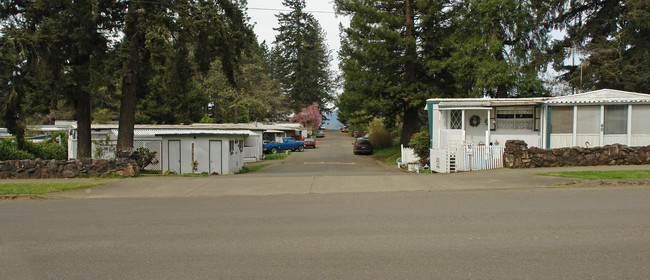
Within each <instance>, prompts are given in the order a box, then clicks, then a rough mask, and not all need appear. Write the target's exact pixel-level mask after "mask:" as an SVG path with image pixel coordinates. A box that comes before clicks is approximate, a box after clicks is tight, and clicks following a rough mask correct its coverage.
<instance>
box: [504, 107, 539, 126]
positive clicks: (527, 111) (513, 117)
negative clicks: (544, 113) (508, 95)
mask: <svg viewBox="0 0 650 280" xmlns="http://www.w3.org/2000/svg"><path fill="white" fill-rule="evenodd" d="M534 116H535V109H534V108H533V107H522V108H515V107H505V108H497V109H496V118H497V119H496V123H497V124H496V128H497V129H517V130H533V128H534V127H533V124H534V123H535V121H534V120H535V118H534Z"/></svg>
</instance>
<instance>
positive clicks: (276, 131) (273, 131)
mask: <svg viewBox="0 0 650 280" xmlns="http://www.w3.org/2000/svg"><path fill="white" fill-rule="evenodd" d="M282 132H284V131H280V130H273V129H269V130H264V133H282Z"/></svg>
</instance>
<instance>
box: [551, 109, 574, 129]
mask: <svg viewBox="0 0 650 280" xmlns="http://www.w3.org/2000/svg"><path fill="white" fill-rule="evenodd" d="M551 133H573V107H551Z"/></svg>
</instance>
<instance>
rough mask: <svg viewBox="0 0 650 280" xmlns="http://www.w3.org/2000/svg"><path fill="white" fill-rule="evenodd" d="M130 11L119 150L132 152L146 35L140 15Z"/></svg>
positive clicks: (118, 138)
mask: <svg viewBox="0 0 650 280" xmlns="http://www.w3.org/2000/svg"><path fill="white" fill-rule="evenodd" d="M130 8H134V9H133V10H134V11H133V12H131V10H130V11H129V13H130V14H131V13H132V14H131V15H130V16H131V17H132V18H131V20H129V21H128V22H127V25H129V26H127V28H126V34H125V35H126V36H127V40H130V42H129V57H128V58H127V61H126V63H125V65H124V66H125V68H126V76H124V78H123V80H122V81H123V82H122V100H121V106H120V124H119V131H118V135H117V152H118V153H119V154H121V153H123V152H131V151H132V150H133V134H134V132H133V130H134V127H135V107H136V95H137V92H138V70H139V69H138V68H139V61H140V50H141V49H142V48H143V47H144V35H143V34H142V32H140V31H139V30H138V28H139V26H138V25H139V16H138V15H137V14H136V12H135V10H136V9H135V7H130Z"/></svg>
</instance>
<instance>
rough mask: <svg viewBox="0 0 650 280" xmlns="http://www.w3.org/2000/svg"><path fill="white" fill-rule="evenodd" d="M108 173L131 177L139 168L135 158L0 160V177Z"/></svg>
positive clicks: (37, 177) (97, 174)
mask: <svg viewBox="0 0 650 280" xmlns="http://www.w3.org/2000/svg"><path fill="white" fill-rule="evenodd" d="M110 174H118V175H122V176H125V177H133V176H137V175H139V174H140V170H139V168H138V165H137V164H136V162H135V160H133V159H131V158H118V159H111V160H91V159H87V160H67V161H66V160H41V159H35V160H7V161H0V178H2V179H45V178H76V177H80V176H82V177H84V176H87V177H105V176H107V175H110Z"/></svg>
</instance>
